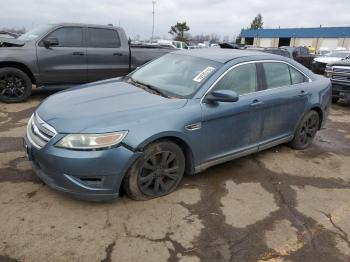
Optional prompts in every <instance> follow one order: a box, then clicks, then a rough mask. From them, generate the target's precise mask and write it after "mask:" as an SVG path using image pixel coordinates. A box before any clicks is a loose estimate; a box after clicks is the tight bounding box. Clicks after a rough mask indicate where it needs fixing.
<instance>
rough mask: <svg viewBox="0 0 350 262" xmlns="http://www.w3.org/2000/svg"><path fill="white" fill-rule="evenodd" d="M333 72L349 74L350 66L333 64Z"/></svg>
mask: <svg viewBox="0 0 350 262" xmlns="http://www.w3.org/2000/svg"><path fill="white" fill-rule="evenodd" d="M332 69H333V72H334V73H346V74H350V67H345V66H333V67H332Z"/></svg>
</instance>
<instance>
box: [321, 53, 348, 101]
mask: <svg viewBox="0 0 350 262" xmlns="http://www.w3.org/2000/svg"><path fill="white" fill-rule="evenodd" d="M326 76H327V77H329V78H331V81H332V101H333V103H336V102H338V101H339V99H340V98H344V99H345V100H347V101H350V59H347V60H341V61H338V62H333V63H330V64H328V65H327V67H326Z"/></svg>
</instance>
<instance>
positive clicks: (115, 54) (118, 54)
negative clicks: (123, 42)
mask: <svg viewBox="0 0 350 262" xmlns="http://www.w3.org/2000/svg"><path fill="white" fill-rule="evenodd" d="M113 55H114V56H123V54H122V53H113Z"/></svg>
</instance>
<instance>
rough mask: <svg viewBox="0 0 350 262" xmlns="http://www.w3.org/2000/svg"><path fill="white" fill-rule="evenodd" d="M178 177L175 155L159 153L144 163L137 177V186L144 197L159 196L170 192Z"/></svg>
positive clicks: (164, 152) (178, 170)
mask: <svg viewBox="0 0 350 262" xmlns="http://www.w3.org/2000/svg"><path fill="white" fill-rule="evenodd" d="M180 177H181V174H180V168H179V164H178V160H177V157H176V155H175V154H174V153H172V152H170V151H161V152H158V153H156V154H153V155H151V156H150V157H149V158H148V159H147V160H146V161H145V162H144V164H143V166H142V168H141V170H140V173H139V176H138V186H139V189H140V191H141V192H142V193H143V194H145V195H149V196H154V197H155V196H161V195H165V194H167V193H168V192H169V191H171V189H172V188H173V187H174V186H175V185H176V184H177V182H178V179H179V178H180Z"/></svg>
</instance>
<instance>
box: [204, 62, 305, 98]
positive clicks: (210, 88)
mask: <svg viewBox="0 0 350 262" xmlns="http://www.w3.org/2000/svg"><path fill="white" fill-rule="evenodd" d="M265 62H267V63H273V62H278V63H284V64H287V65H288V66H291V67H293V68H294V69H295V70H297V71H298V72H300V73H301V74H302V75H303V76H304V77H305V79H306V80H307V81H306V82H312V80H311V78H310V77H309V76H307V75H306V74H305V73H304V72H302V71H300V70H299V69H298V68H296V67H295V66H293V65H292V64H290V63H288V62H286V61H282V60H253V61H248V62H242V63H239V64H235V65H233V66H231V67H230V68H228V69H227V70H226V71H225V72H224V73H223V74H222V75H221V76H219V77H218V78H217V79H216V80H215V81H214V83H213V84H211V86H210V87H209V88H208V89H207V91H206V92H205V93H204V95H203V96H202V98H201V100H200V103H203V100H204V98H205V97H206V95H207V94H208V93H209V92H211V91H212V90H213V88H214V87H215V85H216V84H217V83H218V82H219V81H220V80H221V78H223V77H224V76H225V75H226V74H227V73H228V72H230V71H231V70H232V69H234V68H235V67H238V66H240V65H244V64H251V63H255V64H261V66H262V63H265ZM257 68H258V67H257ZM257 75H258V73H257ZM263 75H264V78H265V74H264V72H263ZM265 84H266V81H265ZM276 88H281V87H275V88H273V89H276ZM266 90H272V89H262V90H258V91H256V92H263V91H266Z"/></svg>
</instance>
